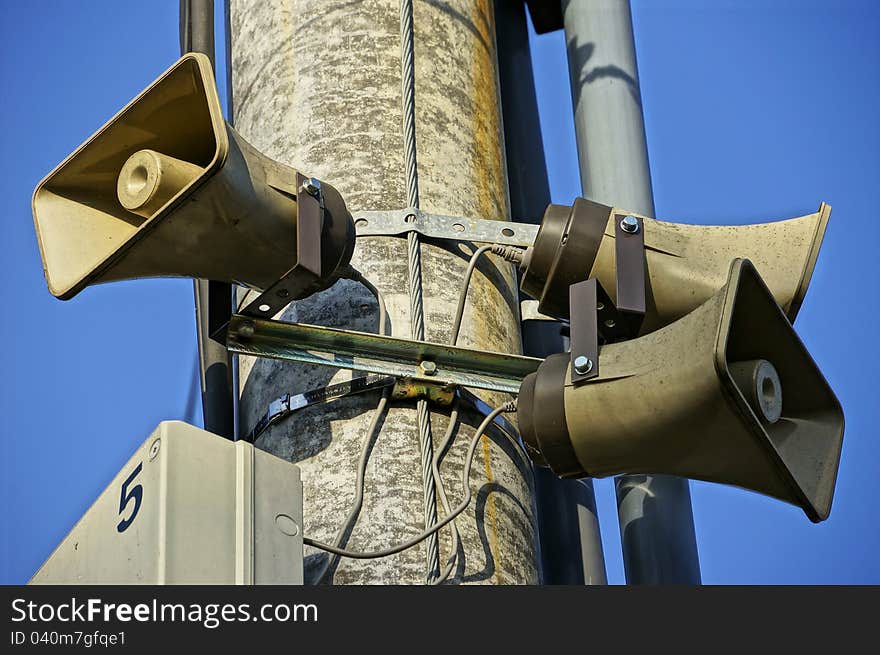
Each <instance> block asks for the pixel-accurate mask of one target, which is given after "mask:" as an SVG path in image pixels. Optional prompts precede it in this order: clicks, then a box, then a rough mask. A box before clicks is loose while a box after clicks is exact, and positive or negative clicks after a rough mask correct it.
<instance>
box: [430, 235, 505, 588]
mask: <svg viewBox="0 0 880 655" xmlns="http://www.w3.org/2000/svg"><path fill="white" fill-rule="evenodd" d="M490 251H491V252H493V253H494V254H496V255H499V256H501V257H502V258H504V259H505V260H507V261H510V262H514V263H517V264H518V263H520V262H521V261H522V256H523V251H522V250H520V249H518V248H511V247H509V246H504V245H502V244H488V245H485V246H480V247H479V248H477V249H476V250H475V251H474V253H473V254H472V255H471V258H470V261H469V262H468V266H467V270H466V271H465V274H464V276H463V277H462V281H461V287H460V290H459V293H458V307H457V308H456V310H455V320H454V321H453V323H452V334H451V336H450V339H449V343H450V344H451V345H453V346H454V345H455V344H456V342H457V341H458V337H459V334H460V333H461V323H462V320H463V319H464V308H465V304H466V303H467V295H468V288H469V287H470V283H471V278H472V277H473V274H474V270H475V269H476V267H477V263H478V262H479V259H480V257H482V256H483V255H484V254H485V253H487V252H490ZM458 403H459V397H458V396H456V399H455V405H454V408H453V410H452V412H451V413H450V416H449V425H448V426H447V430H446V435H445V436H444V438H443V442H442V444H441V446H440V449H439V451H438V455H437V456H435V457H434V464H433V473H434V478H435V480H436V486H437V493H438V494H440V501H441V503H442V504H443V510H444V511H445V512H446V513H447V514H449V511H450V508H449V502H448V500H447V497H446V487H445V486H444V484H443V478H442V476H441V475H440V467H439V459H440V456H442V453H443V451H444V450H446V448H447V447H448V445H449V444H450V443H451V442H452V440H453V439H454V435H455V432H454V430H455V427H456V424H457V422H458ZM451 527H452V544H451V547H452V550H451V552H450V554H449V559H448V560H447V562H446V568H445V569H443V572H442V573H441V574H440V575H439V576H438V577H437V578H435V579H434V580H433V582H432V584H434V585H439V584H442V583H443V582H445V581H446V580H447V579H448V578H449V576H450V575H451V574H452V571H453V570H455V566H456V563H457V562H458V548H459V543H460V536H459V532H458V526H456V524H455V521H453V522H452V525H451Z"/></svg>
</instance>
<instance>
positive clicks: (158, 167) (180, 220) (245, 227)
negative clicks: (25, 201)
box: [33, 53, 355, 300]
mask: <svg viewBox="0 0 880 655" xmlns="http://www.w3.org/2000/svg"><path fill="white" fill-rule="evenodd" d="M301 179H302V178H301V177H300V180H301ZM299 186H300V185H299V184H298V173H297V171H296V170H294V169H293V168H290V167H289V166H286V165H284V164H281V163H279V162H276V161H273V160H272V159H269V158H268V157H266V156H264V155H262V154H261V153H260V152H258V151H257V150H256V149H254V148H253V147H252V146H250V145H249V144H248V143H247V142H246V141H245V140H244V139H242V137H241V136H240V135H239V134H238V133H236V131H235V130H234V129H232V127H230V126H229V125H228V124H227V123H226V122H225V121H224V120H223V116H222V112H221V108H220V101H219V98H218V96H217V89H216V87H215V84H214V76H213V72H212V70H211V65H210V62H209V60H208V58H207V57H206V56H205V55H202V54H195V53H193V54H188V55H185V56H184V57H181V58H180V59H179V60H178V61H177V62H176V63H175V64H174V65H172V66H171V67H170V68H169V69H168V70H167V71H165V72H164V73H163V74H162V75H161V76H160V77H159V78H158V79H157V80H156V81H154V82H153V83H152V84H150V86H148V87H147V88H146V89H145V90H144V91H143V92H142V93H141V94H140V95H138V96H137V97H136V98H135V99H134V100H132V101H131V102H130V103H129V104H128V105H126V106H125V107H124V108H123V109H122V110H121V111H120V112H119V113H118V114H116V116H114V117H113V118H112V119H110V121H109V122H108V123H107V124H106V125H104V126H103V127H102V128H101V129H99V130H98V131H97V132H95V134H94V135H92V136H91V137H90V138H89V139H88V140H87V141H86V142H85V143H83V144H82V145H81V146H80V147H79V148H77V149H76V150H75V151H74V152H73V153H72V154H71V155H70V156H68V157H67V158H66V159H65V160H64V161H63V162H61V164H59V165H58V166H57V167H56V168H55V170H53V171H52V172H51V173H49V175H47V176H46V178H45V179H43V180H42V181H41V182H40V183H39V185H38V186H37V188H36V189H35V191H34V196H33V213H34V225H35V227H36V231H37V238H38V241H39V244H40V254H41V256H42V259H43V269H44V271H45V274H46V281H47V282H48V285H49V290H50V292H51V293H52V294H53V295H55V296H57V297H59V298H62V299H65V300H66V299H69V298H71V297H73V296H74V295H76V294H77V293H79V292H80V291H81V290H82V289H83V288H84V287H86V286H89V285H92V284H99V283H102V282H110V281H113V280H122V279H128V278H141V277H159V276H175V277H197V278H205V279H211V280H219V281H226V282H236V283H240V284H244V285H246V286H250V287H253V288H257V289H266V288H267V287H269V286H271V285H272V284H273V283H274V282H275V281H277V280H278V279H279V278H281V277H282V276H284V275H285V274H287V273H288V272H289V271H291V269H293V268H294V267H295V266H296V265H297V244H298V229H299V228H300V227H301V226H300V221H299V213H300V212H299V210H300V204H301V203H299V202H298V198H301V193H303V192H304V191H303V192H301V191H300V188H299ZM317 186H318V185H314V184H311V185H309V190H310V191H311V192H312V194H311V195H312V197H316V196H319V199H320V202H321V203H322V204H323V212H320V210H317V214H319V215H320V216H321V218H319V219H318V220H319V221H321V222H320V224H319V227H317V228H316V229H314V232H313V233H312V234H311V237H313V239H312V240H313V241H317V240H318V238H319V239H320V267H319V268H320V272H316V271H312V273H313V274H312V275H303V276H300V277H297V275H293V276H292V278H291V280H290V282H291V289H290V291H291V292H292V293H290V299H295V298H297V297H303V296H305V295H308V294H310V293H313V292H315V291H318V290H320V289H322V288H326V287H327V286H329V285H330V284H332V283H333V282H335V280H336V279H337V277H338V274H339V273H340V272H341V270H342V269H343V268H345V266H346V265H347V264H348V262H349V259H350V258H351V253H352V250H353V248H354V235H355V233H354V226H353V224H352V220H351V215H350V214H349V212H348V210H347V209H346V207H345V203H344V201H343V199H342V197H341V196H340V195H339V193H338V192H337V191H336V189H334V188H333V187H332V186H330V185H329V184H326V183H323V184H319V186H320V193H319V194H318V193H317V191H316V188H317ZM317 234H320V236H319V237H318V236H317ZM313 250H314V249H313ZM312 259H313V260H316V259H317V257H313V258H312ZM314 268H318V267H317V266H312V269H314Z"/></svg>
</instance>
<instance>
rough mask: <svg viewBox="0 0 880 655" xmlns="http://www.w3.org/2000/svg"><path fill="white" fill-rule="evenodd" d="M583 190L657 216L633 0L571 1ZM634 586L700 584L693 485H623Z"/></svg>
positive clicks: (661, 479) (623, 531)
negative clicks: (646, 133) (639, 74)
mask: <svg viewBox="0 0 880 655" xmlns="http://www.w3.org/2000/svg"><path fill="white" fill-rule="evenodd" d="M562 7H563V12H564V21H565V41H566V47H567V51H568V63H569V74H570V77H571V95H572V103H573V105H574V121H575V131H576V135H577V147H578V159H579V161H580V171H581V186H582V188H583V193H584V195H585V196H586V197H587V198H590V199H592V200H596V201H598V202H602V203H606V204H609V205H613V206H617V207H625V208H626V209H630V210H632V211H636V212H639V213H641V214H645V215H647V216H653V215H654V199H653V193H652V190H651V171H650V168H649V166H648V149H647V145H646V142H645V127H644V118H643V115H642V103H641V95H640V91H639V77H638V70H637V67H636V53H635V43H634V40H633V32H632V16H631V13H630V6H629V0H590V2H585V1H583V0H563V1H562ZM616 488H617V506H618V517H619V521H620V536H621V541H622V544H623V560H624V566H625V568H626V577H627V582H629V583H631V584H663V583H683V584H699V582H700V565H699V558H698V555H697V542H696V535H695V532H694V521H693V513H692V510H691V498H690V489H689V485H688V481H687V480H684V479H681V478H674V477H670V476H624V477H621V478H619V479H618V480H617V481H616Z"/></svg>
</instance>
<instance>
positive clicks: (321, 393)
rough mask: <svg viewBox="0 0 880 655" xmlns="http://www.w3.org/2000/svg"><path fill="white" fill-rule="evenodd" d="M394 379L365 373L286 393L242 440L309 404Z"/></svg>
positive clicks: (250, 439) (378, 386) (252, 437)
mask: <svg viewBox="0 0 880 655" xmlns="http://www.w3.org/2000/svg"><path fill="white" fill-rule="evenodd" d="M396 381H397V380H396V378H394V377H393V376H388V375H366V376H364V377H359V378H353V379H351V380H347V381H346V382H339V383H337V384H330V385H327V386H326V387H319V388H317V389H312V390H310V391H305V392H303V393H298V394H295V395H290V394H289V393H286V394H284V395H283V396H281V397H280V398H276V399H275V400H273V401H272V402H270V403H269V408H268V409H267V410H266V414H265V415H264V416H263V417H262V418H261V419H260V420H259V421H257V424H256V425H255V426H254V429H253V430H251V431H250V432H249V433H248V435H247V436H246V437H244V440H245V441H248V442H249V443H253V442H254V441H256V440H257V437H259V436H260V435H261V434H262V433H263V432H265V431H266V430H268V429H269V428H270V427H271V426H273V425H275V424H276V423H279V422H280V421H281V420H283V419H285V418H287V417H288V416H290V415H291V414H293V413H294V412H296V411H298V410H300V409H304V408H305V407H309V406H310V405H316V404H318V403H324V402H327V401H329V400H334V399H336V398H342V397H343V396H351V395H353V394H357V393H363V392H364V391H369V390H371V389H381V388H383V387H390V386H391V385H393V384H395V383H396Z"/></svg>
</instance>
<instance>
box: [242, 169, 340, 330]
mask: <svg viewBox="0 0 880 655" xmlns="http://www.w3.org/2000/svg"><path fill="white" fill-rule="evenodd" d="M296 188H297V190H298V193H297V196H296V213H297V216H296V264H294V265H293V268H291V269H290V270H289V271H287V273H285V274H284V275H282V276H281V277H280V278H279V279H278V281H277V282H275V284H273V285H272V286H270V287H269V288H268V289H265V290H264V291H263V293H261V294H260V295H259V296H257V297H256V298H254V300H252V301H251V302H250V303H248V304H247V306H246V307H244V308H243V309H242V310H241V311H240V312H239V313H240V314H244V315H245V316H274V315H275V314H277V313H278V312H279V311H281V310H282V309H283V308H284V307H285V306H287V304H288V303H289V302H290V300H291V298H295V297H296V296H298V295H299V294H300V293H302V292H303V291H304V290H305V289H307V288H308V287H310V286H311V285H312V284H313V283H314V282H315V281H316V280H320V279H321V228H322V226H323V222H324V196H323V194H322V193H321V183H320V182H318V180H315V179H313V178H307V177H305V176H304V175H302V173H297V174H296Z"/></svg>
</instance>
